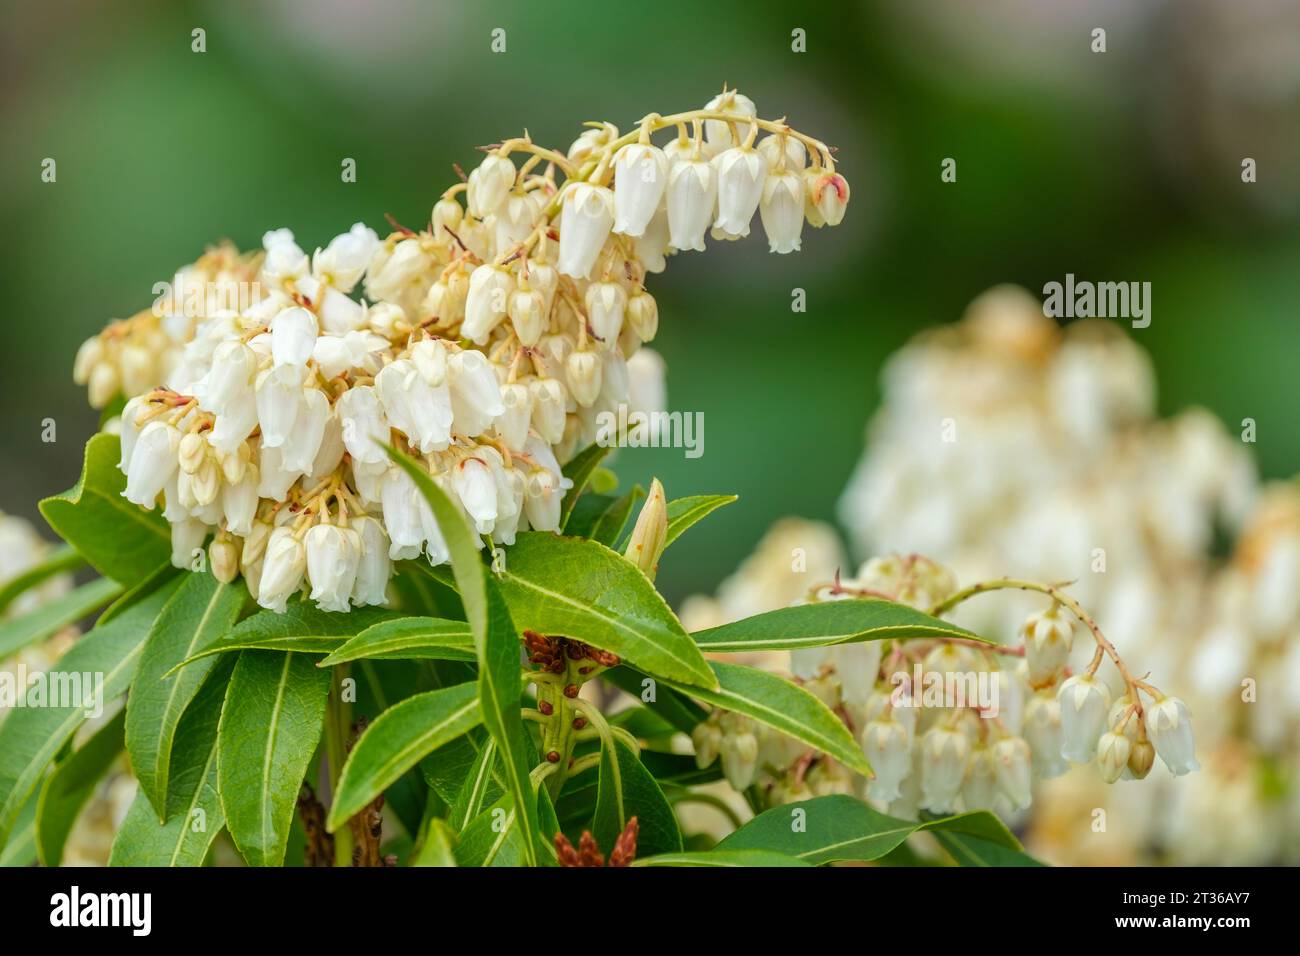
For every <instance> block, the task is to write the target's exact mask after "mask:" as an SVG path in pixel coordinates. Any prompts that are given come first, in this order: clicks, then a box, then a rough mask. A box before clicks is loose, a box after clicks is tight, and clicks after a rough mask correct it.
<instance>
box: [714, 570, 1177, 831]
mask: <svg viewBox="0 0 1300 956" xmlns="http://www.w3.org/2000/svg"><path fill="white" fill-rule="evenodd" d="M1000 588H1013V589H1023V590H1029V591H1038V592H1040V593H1042V594H1045V595H1047V596H1048V597H1049V598H1050V599H1051V602H1052V603H1051V605H1050V606H1049V607H1048V608H1047V609H1046V610H1044V611H1041V612H1039V613H1036V614H1034V615H1033V616H1031V617H1030V618H1029V619H1028V620H1027V621H1025V623H1024V625H1023V626H1022V627H1021V629H1020V635H1019V637H1020V643H1018V644H1015V645H998V646H990V645H983V644H981V643H979V642H975V641H969V640H966V639H960V638H954V639H940V638H935V639H930V638H918V639H911V640H898V639H895V640H887V641H868V642H862V643H846V644H838V645H832V646H829V647H818V648H810V649H805V650H798V651H794V652H792V653H791V655H790V670H791V672H792V674H793V676H794V678H795V679H796V680H798V681H800V682H801V683H802V684H803V686H804V687H805V688H806V689H808V690H810V691H811V692H812V693H813V694H815V695H816V696H817V697H818V698H819V699H821V700H822V701H823V702H824V703H825V704H826V705H827V706H828V707H830V708H831V709H832V710H833V711H834V712H836V713H837V714H839V715H840V717H841V718H842V719H843V720H844V722H845V723H846V725H848V726H849V727H850V729H852V730H853V731H854V732H855V733H856V734H857V736H858V739H859V742H860V743H861V745H862V749H863V752H864V753H865V755H866V757H867V759H868V761H869V762H870V763H871V766H872V768H873V770H874V771H875V776H874V778H873V779H871V780H865V779H863V778H861V777H858V776H857V775H856V774H853V773H852V772H851V771H849V770H848V769H846V768H844V767H843V766H841V765H839V764H837V763H836V762H835V761H833V760H831V759H830V758H829V757H827V756H825V755H822V754H817V753H814V752H811V751H808V750H807V749H806V748H805V747H804V746H803V745H801V744H799V743H797V742H796V741H793V740H792V739H790V738H788V737H785V736H783V735H781V734H779V733H776V732H774V731H771V730H766V729H764V728H762V727H760V726H759V725H757V724H756V723H755V722H753V721H751V720H750V719H749V718H747V717H745V716H743V715H741V714H736V713H730V712H726V711H722V710H717V711H714V712H713V713H712V714H711V715H710V717H709V719H708V720H707V721H706V722H704V723H702V724H701V725H699V727H697V729H696V731H695V734H694V741H695V748H696V757H697V760H698V761H699V762H700V764H701V765H704V766H707V765H708V764H710V763H712V762H713V760H714V759H715V758H716V757H719V756H720V757H721V759H722V766H723V771H724V773H725V774H726V776H727V778H728V780H729V782H730V783H731V785H732V786H733V787H735V788H736V789H745V788H747V787H749V786H750V785H751V784H753V783H755V782H758V783H760V785H761V786H762V787H763V788H764V789H765V790H766V793H767V799H768V800H769V801H770V802H773V803H782V802H789V801H793V800H802V799H807V798H809V797H812V796H818V795H823V794H826V793H837V792H840V793H848V792H856V793H858V795H860V796H863V797H865V798H866V799H869V800H871V801H873V802H875V803H876V804H877V805H879V806H881V807H884V808H888V809H889V811H890V812H891V813H894V814H896V815H899V816H904V817H914V816H915V815H916V813H917V811H918V810H919V809H923V810H927V811H930V812H932V813H951V812H955V811H958V810H963V809H964V810H973V809H994V810H997V811H999V812H1002V813H1013V812H1015V811H1019V810H1023V809H1025V808H1026V807H1028V806H1029V805H1030V803H1031V799H1032V793H1031V791H1032V783H1033V780H1034V779H1035V778H1040V779H1046V778H1051V777H1055V776H1058V775H1060V774H1061V773H1063V772H1065V770H1066V769H1068V767H1069V765H1070V764H1071V763H1083V764H1086V763H1090V762H1095V763H1096V765H1097V767H1098V769H1099V771H1100V775H1101V777H1102V778H1103V779H1104V780H1105V781H1106V782H1108V783H1113V782H1115V781H1116V780H1118V779H1120V778H1121V777H1124V778H1138V779H1140V778H1142V777H1145V776H1146V775H1147V774H1148V773H1149V772H1150V770H1151V767H1152V764H1153V762H1154V760H1155V757H1156V756H1157V755H1159V756H1160V757H1161V759H1162V760H1163V762H1164V763H1165V765H1166V766H1167V767H1168V769H1169V770H1170V771H1171V772H1172V773H1174V774H1176V775H1181V774H1185V773H1188V772H1189V771H1192V770H1196V769H1198V764H1197V762H1196V758H1195V756H1194V753H1193V749H1194V748H1193V741H1192V730H1191V724H1190V717H1189V715H1188V712H1187V708H1186V706H1185V705H1184V704H1183V703H1182V702H1181V701H1180V700H1178V699H1177V698H1174V697H1166V696H1165V695H1163V694H1161V693H1160V692H1159V691H1158V690H1157V689H1156V688H1155V687H1153V686H1152V685H1151V684H1149V683H1148V682H1146V681H1145V680H1139V679H1137V678H1135V677H1134V676H1133V675H1132V674H1130V673H1129V671H1128V669H1127V668H1126V667H1125V665H1124V663H1123V661H1122V660H1121V659H1120V657H1119V655H1118V653H1117V652H1116V651H1115V648H1114V647H1113V645H1111V644H1110V642H1109V641H1108V640H1107V639H1106V638H1105V637H1104V635H1103V634H1102V633H1101V631H1100V630H1099V629H1098V628H1097V627H1096V624H1095V622H1094V621H1093V620H1092V618H1091V617H1090V616H1089V615H1088V614H1087V613H1086V612H1085V611H1084V610H1083V609H1082V608H1081V607H1080V606H1079V605H1078V603H1077V602H1076V601H1075V600H1074V599H1073V598H1071V597H1070V596H1069V595H1068V594H1067V593H1065V592H1064V591H1062V590H1060V589H1059V588H1056V587H1054V586H1051V585H1036V584H1033V583H1032V582H1020V581H993V582H986V583H984V584H981V585H977V586H974V587H971V588H967V589H965V590H961V591H959V590H958V589H957V582H956V578H955V577H954V575H953V574H952V572H951V571H949V570H948V569H947V568H945V567H943V566H941V565H938V564H936V563H934V562H932V561H930V560H928V559H926V558H922V557H919V556H915V555H913V556H910V557H900V556H891V557H887V558H876V559H872V560H871V561H868V562H867V563H866V564H865V565H864V566H863V567H862V568H861V569H860V570H859V572H858V575H857V577H856V578H855V579H852V580H839V579H837V580H836V581H835V582H834V583H833V584H829V585H825V586H822V587H819V588H816V589H814V590H813V591H812V592H811V593H810V594H809V596H808V600H809V601H812V602H822V601H839V600H846V599H852V598H869V597H881V598H888V599H890V600H895V601H899V602H901V603H905V604H908V605H911V606H913V607H916V608H917V609H919V610H924V611H928V612H930V613H932V614H938V613H944V612H946V611H948V610H949V609H951V608H952V607H955V606H956V605H957V604H959V603H961V602H963V601H965V600H967V599H969V598H971V597H974V596H975V595H977V594H984V593H988V592H989V591H992V590H997V589H1000ZM1076 622H1078V623H1081V624H1082V625H1083V626H1084V628H1085V629H1086V630H1087V631H1088V632H1089V633H1090V635H1091V636H1092V637H1093V638H1094V640H1095V642H1096V650H1095V652H1094V654H1093V655H1092V658H1091V660H1090V662H1089V664H1088V665H1087V667H1086V668H1084V669H1083V670H1082V671H1081V672H1078V673H1071V670H1070V668H1069V666H1068V661H1069V655H1070V651H1071V649H1072V645H1073V639H1074V632H1075V623H1076ZM1106 657H1109V658H1110V659H1111V660H1112V662H1113V663H1114V664H1115V666H1116V669H1117V671H1118V672H1119V675H1120V677H1121V678H1122V681H1123V685H1124V688H1125V695H1124V696H1121V697H1119V698H1118V699H1114V700H1112V696H1111V692H1110V689H1109V687H1108V685H1107V684H1106V683H1105V682H1104V680H1103V679H1102V678H1100V677H1099V676H1098V674H1097V671H1098V668H1099V667H1100V665H1101V663H1102V662H1103V660H1104V659H1105V658H1106ZM1144 695H1145V697H1144ZM1148 698H1149V699H1148Z"/></svg>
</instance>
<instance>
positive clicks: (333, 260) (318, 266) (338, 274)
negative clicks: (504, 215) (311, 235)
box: [312, 206, 460, 292]
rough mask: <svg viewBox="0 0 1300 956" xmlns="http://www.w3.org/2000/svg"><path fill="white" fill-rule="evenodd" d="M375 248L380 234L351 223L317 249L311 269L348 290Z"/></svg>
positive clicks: (365, 266)
mask: <svg viewBox="0 0 1300 956" xmlns="http://www.w3.org/2000/svg"><path fill="white" fill-rule="evenodd" d="M457 208H458V209H459V208H460V207H459V206H457ZM377 248H379V236H377V235H376V234H375V231H374V230H373V229H371V228H370V227H369V226H367V225H366V224H365V223H361V222H358V223H354V224H353V225H352V228H351V229H349V230H348V231H347V232H345V233H342V234H340V235H337V236H335V237H334V238H333V239H331V240H330V244H329V245H328V246H326V247H325V248H324V249H318V250H317V251H316V255H315V256H313V257H312V272H314V273H315V274H316V276H317V277H318V278H319V279H321V280H322V281H324V282H327V283H329V284H330V285H332V286H333V287H334V288H335V289H338V290H339V291H340V292H351V291H352V288H353V287H354V286H355V285H356V284H357V283H358V282H360V281H361V277H362V276H363V275H365V272H366V269H367V268H368V267H369V265H370V260H371V259H373V258H374V255H375V250H376V249H377Z"/></svg>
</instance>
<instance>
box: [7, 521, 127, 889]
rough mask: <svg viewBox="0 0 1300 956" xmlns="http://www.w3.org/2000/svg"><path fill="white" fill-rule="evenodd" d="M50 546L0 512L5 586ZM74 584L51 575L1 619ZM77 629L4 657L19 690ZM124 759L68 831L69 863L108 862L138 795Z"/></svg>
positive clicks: (89, 728)
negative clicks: (119, 828) (121, 825)
mask: <svg viewBox="0 0 1300 956" xmlns="http://www.w3.org/2000/svg"><path fill="white" fill-rule="evenodd" d="M50 551H51V548H50V545H49V543H48V542H46V541H45V540H44V539H43V538H41V536H40V535H39V534H37V532H36V529H35V528H33V527H32V526H31V524H30V523H29V522H27V521H24V520H23V519H22V518H19V517H17V516H15V515H6V514H3V513H0V588H3V587H4V585H6V584H8V583H9V582H10V581H12V580H13V579H14V578H16V577H18V576H19V575H21V574H23V573H24V572H26V571H28V570H30V569H32V568H35V567H37V566H38V565H40V564H42V563H43V562H45V561H46V560H48V559H49V557H50ZM71 586H72V577H71V575H70V574H55V575H52V576H51V577H49V578H47V579H46V580H45V581H43V582H42V583H41V584H39V585H37V586H36V587H34V588H31V589H29V590H27V591H25V592H24V593H23V594H22V595H20V596H19V597H18V599H17V600H15V601H14V602H12V603H11V604H9V605H8V606H7V607H5V608H3V609H0V620H5V619H8V618H13V617H20V616H21V615H23V614H27V613H29V612H31V611H34V610H36V609H37V608H39V607H42V606H44V605H47V604H50V603H52V602H54V601H57V600H59V599H60V598H62V597H63V596H64V595H66V594H67V593H68V591H69V590H70V588H71ZM78 634H79V632H78V630H77V628H76V627H74V626H70V627H66V628H63V629H62V630H60V631H59V632H58V633H56V634H54V635H53V636H52V637H49V638H47V639H46V640H44V641H40V642H38V643H36V644H29V645H27V646H26V647H24V648H23V649H22V650H20V651H18V652H17V653H16V654H13V655H11V656H10V657H8V658H5V659H2V660H0V673H3V674H5V675H6V678H7V679H9V680H11V681H12V682H13V684H14V690H15V691H17V692H21V691H22V690H23V689H24V686H23V685H22V684H21V682H22V681H24V680H26V681H30V680H31V679H32V678H33V676H34V675H36V674H40V673H45V672H48V671H50V670H52V669H53V668H55V667H57V665H58V660H59V658H60V657H61V656H62V655H63V653H64V652H65V651H67V650H68V648H70V647H71V646H72V645H73V643H74V642H75V641H76V639H77V637H78ZM114 710H116V709H114ZM7 713H8V708H7V707H5V706H0V721H3V720H4V719H5V717H6V715H7ZM112 716H113V714H112V713H111V712H106V713H105V714H102V715H100V716H99V717H98V718H97V719H95V720H92V721H88V722H87V723H86V725H85V726H83V727H82V729H81V730H80V731H79V733H78V739H79V741H82V742H84V741H85V740H86V739H87V738H89V737H90V736H91V735H92V734H93V733H94V732H95V731H96V730H98V729H100V728H101V727H103V725H104V724H105V723H107V722H108V721H109V720H110V719H112ZM119 764H120V766H119V768H118V770H117V771H114V772H110V773H109V774H108V775H107V777H106V778H105V780H103V781H101V782H100V783H99V784H98V785H97V786H96V788H95V791H94V793H93V794H92V795H91V797H90V799H89V800H88V802H87V804H86V807H85V809H84V811H83V812H82V813H81V815H80V816H79V817H78V819H77V822H76V824H75V825H74V826H73V828H72V831H71V832H70V833H69V835H68V839H67V843H66V844H65V846H64V851H63V861H64V863H66V864H67V865H70V866H103V865H105V864H107V863H108V855H109V850H110V849H111V848H112V845H113V837H114V835H115V834H116V833H117V828H118V826H119V825H120V824H121V822H122V819H123V818H124V817H125V816H126V811H127V809H128V808H129V807H130V806H131V801H132V799H133V798H134V797H135V780H134V779H133V778H132V777H131V775H130V773H129V772H127V769H126V761H125V758H123V759H122V760H120V761H119ZM21 862H22V863H26V862H28V861H27V860H21Z"/></svg>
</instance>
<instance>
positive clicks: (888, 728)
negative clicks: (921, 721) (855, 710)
mask: <svg viewBox="0 0 1300 956" xmlns="http://www.w3.org/2000/svg"><path fill="white" fill-rule="evenodd" d="M862 752H863V753H865V754H866V755H867V761H868V762H869V763H870V764H871V769H872V770H874V771H875V772H876V776H875V778H874V779H872V780H871V781H870V782H869V783H868V784H867V796H869V797H870V798H871V799H872V800H880V801H883V802H885V803H889V802H890V801H893V800H897V799H898V796H899V787H900V785H901V784H902V782H903V780H904V779H905V778H906V777H907V775H908V774H909V773H911V772H912V737H911V734H909V733H908V731H907V728H906V727H904V726H903V725H902V724H901V723H899V722H898V721H897V720H894V719H893V718H892V717H883V718H878V719H876V720H872V721H868V722H867V724H866V726H865V727H863V728H862Z"/></svg>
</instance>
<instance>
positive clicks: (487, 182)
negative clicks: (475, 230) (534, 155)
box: [465, 153, 515, 219]
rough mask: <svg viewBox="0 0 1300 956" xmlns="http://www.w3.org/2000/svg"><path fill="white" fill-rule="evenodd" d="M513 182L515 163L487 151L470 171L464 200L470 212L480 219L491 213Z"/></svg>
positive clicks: (497, 207)
mask: <svg viewBox="0 0 1300 956" xmlns="http://www.w3.org/2000/svg"><path fill="white" fill-rule="evenodd" d="M514 184H515V164H514V163H513V162H511V161H510V158H509V157H508V156H498V155H497V154H496V153H488V155H486V156H484V157H483V162H481V163H479V164H478V167H477V168H476V169H474V171H473V172H471V173H470V184H469V189H468V191H467V194H466V197H465V198H466V202H467V204H468V206H469V211H470V213H471V214H473V215H475V216H477V217H478V218H480V219H485V218H487V217H488V216H490V215H492V214H493V213H495V212H496V211H497V209H499V208H500V206H501V204H502V203H503V202H505V199H506V196H507V194H508V193H509V192H510V187H511V186H513V185H514Z"/></svg>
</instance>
